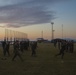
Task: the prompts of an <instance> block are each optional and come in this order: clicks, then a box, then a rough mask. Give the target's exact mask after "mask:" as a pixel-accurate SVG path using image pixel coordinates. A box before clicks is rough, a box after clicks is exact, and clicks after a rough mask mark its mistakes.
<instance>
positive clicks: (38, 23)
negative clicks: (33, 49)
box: [0, 0, 76, 40]
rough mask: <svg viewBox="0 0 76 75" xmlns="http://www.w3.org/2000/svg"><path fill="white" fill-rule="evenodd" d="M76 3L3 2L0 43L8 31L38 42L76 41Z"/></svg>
mask: <svg viewBox="0 0 76 75" xmlns="http://www.w3.org/2000/svg"><path fill="white" fill-rule="evenodd" d="M75 7H76V0H0V39H2V38H3V37H4V36H5V33H4V32H5V31H4V30H5V29H6V28H7V29H10V30H14V31H20V32H24V33H27V34H28V38H29V39H31V40H35V39H36V38H41V37H42V31H43V38H45V39H48V40H50V39H52V25H51V22H54V25H53V29H54V38H62V25H63V38H73V39H75V38H76V35H75V32H76V29H75V28H76V25H75V24H76V8H75Z"/></svg>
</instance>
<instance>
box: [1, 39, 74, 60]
mask: <svg viewBox="0 0 76 75" xmlns="http://www.w3.org/2000/svg"><path fill="white" fill-rule="evenodd" d="M53 43H54V46H55V47H57V48H58V49H59V53H58V54H56V55H55V56H59V55H61V58H62V59H63V56H64V52H70V53H73V51H74V42H73V40H71V41H66V40H63V39H55V40H54V42H53ZM10 45H11V42H9V41H3V42H2V47H3V55H4V56H6V54H8V56H10V52H9V49H10ZM12 46H13V53H14V56H13V58H12V61H14V59H15V58H16V57H17V56H18V57H19V58H20V59H21V61H23V58H22V56H21V54H20V52H22V53H23V52H24V50H28V49H29V47H30V48H31V51H32V52H31V56H36V48H37V41H33V42H29V40H27V41H19V40H16V41H14V42H13V44H12Z"/></svg>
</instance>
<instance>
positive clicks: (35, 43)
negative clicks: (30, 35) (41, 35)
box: [31, 42, 37, 56]
mask: <svg viewBox="0 0 76 75" xmlns="http://www.w3.org/2000/svg"><path fill="white" fill-rule="evenodd" d="M36 48H37V42H32V43H31V50H32V54H31V56H36Z"/></svg>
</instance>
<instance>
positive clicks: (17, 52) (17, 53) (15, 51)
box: [12, 40, 23, 61]
mask: <svg viewBox="0 0 76 75" xmlns="http://www.w3.org/2000/svg"><path fill="white" fill-rule="evenodd" d="M17 56H18V57H19V58H20V59H21V61H23V59H22V57H21V55H20V52H19V41H18V40H16V41H15V42H14V56H13V58H12V61H14V59H15V58H16V57H17Z"/></svg>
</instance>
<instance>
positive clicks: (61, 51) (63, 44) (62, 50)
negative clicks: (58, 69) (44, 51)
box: [55, 40, 66, 59]
mask: <svg viewBox="0 0 76 75" xmlns="http://www.w3.org/2000/svg"><path fill="white" fill-rule="evenodd" d="M65 49H66V42H65V41H64V40H62V42H61V49H60V52H59V53H58V54H56V55H55V56H59V55H61V58H62V59H63V56H64V51H65Z"/></svg>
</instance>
